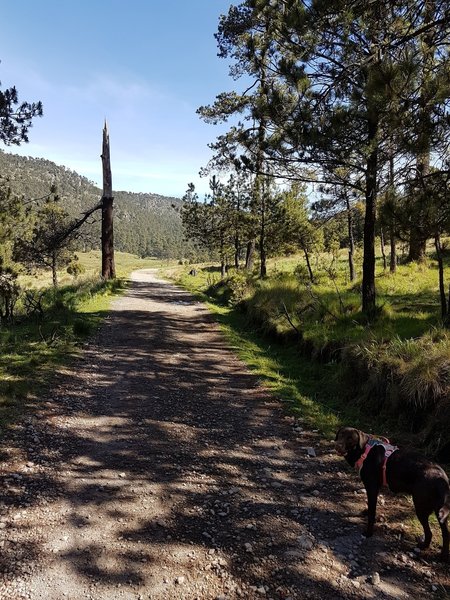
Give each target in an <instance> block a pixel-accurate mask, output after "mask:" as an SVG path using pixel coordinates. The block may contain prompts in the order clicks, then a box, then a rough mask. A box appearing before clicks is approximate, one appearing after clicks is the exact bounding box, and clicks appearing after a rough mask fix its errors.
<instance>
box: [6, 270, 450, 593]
mask: <svg viewBox="0 0 450 600" xmlns="http://www.w3.org/2000/svg"><path fill="white" fill-rule="evenodd" d="M29 414H30V415H31V414H32V415H33V416H28V417H26V418H25V420H24V421H23V423H21V424H19V426H18V427H17V428H16V430H15V431H14V432H13V433H12V434H11V436H10V438H9V439H8V440H5V443H4V449H3V450H2V457H1V458H2V464H1V472H0V476H1V495H2V498H1V499H2V503H1V504H0V551H1V558H0V598H1V599H5V600H6V599H7V600H19V599H23V598H27V599H30V600H37V599H45V600H63V599H70V600H81V599H84V598H88V599H92V600H94V599H95V600H111V599H116V598H118V599H122V598H123V599H127V600H128V599H133V600H138V599H150V598H153V599H161V600H162V599H164V600H167V599H172V598H173V599H179V598H180V599H195V598H198V599H199V600H204V599H205V600H209V599H222V600H224V599H234V598H250V599H252V598H273V599H285V600H286V599H288V598H290V599H292V600H293V599H297V598H313V599H319V598H321V599H322V598H329V599H340V598H377V599H378V598H414V599H417V598H430V597H433V596H434V597H442V594H443V593H444V586H446V585H447V584H448V575H449V571H448V569H449V567H443V566H440V565H439V564H437V563H434V562H432V560H433V559H434V557H435V554H436V547H435V548H434V549H433V553H431V554H429V555H426V556H425V557H424V558H420V557H418V556H416V554H415V553H414V552H413V551H412V550H413V548H414V544H413V542H412V536H411V533H409V530H408V527H407V526H406V525H404V520H405V517H408V516H410V515H411V511H410V509H409V508H408V505H407V504H406V505H405V503H403V504H402V506H401V507H400V508H399V507H398V504H397V503H395V502H394V501H391V499H390V498H389V499H387V501H386V507H385V510H388V509H387V505H388V504H389V505H390V508H389V516H388V523H389V524H388V525H385V526H382V525H379V527H378V534H377V536H376V537H374V538H373V539H372V540H365V539H364V538H362V537H361V535H360V531H361V526H362V517H361V515H360V511H361V510H362V509H363V508H364V495H363V494H361V489H360V488H361V486H360V484H359V482H358V480H357V478H356V476H355V475H354V474H351V473H349V472H348V470H347V469H346V468H345V466H344V464H343V463H342V461H341V459H339V458H338V457H336V456H335V455H334V454H333V453H332V445H331V444H330V443H329V442H326V441H323V440H321V439H320V437H319V436H318V434H316V433H313V432H308V431H304V430H303V428H302V424H301V422H300V421H294V420H293V419H292V418H290V417H288V416H285V415H284V413H283V411H282V408H281V406H280V405H279V404H278V403H277V402H276V401H275V400H274V399H273V398H271V397H270V396H269V394H268V393H267V392H266V391H265V390H264V389H262V388H261V387H260V386H259V385H258V382H257V380H256V378H255V376H254V375H252V374H250V373H249V372H248V371H247V370H246V368H245V367H244V365H243V364H242V363H241V362H240V361H239V360H238V359H236V357H235V356H234V355H233V353H232V352H231V351H230V350H229V349H228V348H227V346H226V343H225V342H224V340H223V338H222V335H221V334H220V331H219V329H218V327H217V326H216V325H215V324H214V321H213V319H212V317H211V316H210V314H209V313H208V312H207V310H206V309H205V308H204V307H203V306H202V305H201V304H199V303H197V302H196V301H195V300H193V299H192V298H191V297H190V296H189V295H188V294H186V293H185V292H183V291H181V290H179V289H178V288H176V287H174V286H173V285H172V284H169V283H167V282H164V281H161V280H159V279H158V278H157V276H156V275H155V273H154V272H153V271H152V270H145V271H139V272H136V273H134V274H133V286H132V288H131V289H130V290H129V292H128V293H127V295H126V296H124V297H122V298H120V299H118V300H116V301H115V302H114V306H113V310H112V311H111V315H110V316H109V317H108V319H107V321H106V323H105V325H104V326H103V327H102V329H101V331H100V332H99V334H98V336H97V339H96V340H95V341H94V342H93V343H92V344H90V345H88V346H87V347H86V349H85V352H84V353H83V356H82V358H80V359H77V360H76V362H75V363H74V365H73V367H72V368H71V370H70V371H68V372H66V373H63V374H59V375H58V376H57V381H56V384H55V388H54V390H53V391H52V395H51V396H49V397H48V399H47V401H46V402H45V403H42V401H41V402H39V407H36V408H35V410H34V412H32V411H30V413H29ZM310 448H314V450H315V454H316V456H311V457H309V456H308V449H310ZM309 452H310V453H311V454H313V453H312V452H311V450H309ZM447 593H449V588H448V587H447Z"/></svg>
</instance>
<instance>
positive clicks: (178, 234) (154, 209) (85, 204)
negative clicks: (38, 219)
mask: <svg viewBox="0 0 450 600" xmlns="http://www.w3.org/2000/svg"><path fill="white" fill-rule="evenodd" d="M6 174H7V176H8V178H7V179H4V180H3V182H4V185H3V187H4V188H6V189H8V188H9V189H10V195H11V197H12V198H14V199H15V200H18V207H19V208H20V209H21V210H22V211H25V209H26V206H28V204H26V203H27V202H28V201H29V200H30V199H37V198H44V197H46V196H48V193H49V190H50V189H51V187H52V186H53V185H54V186H56V188H57V189H58V196H59V198H60V205H61V206H62V207H63V208H64V210H65V211H66V212H67V214H68V220H69V221H73V220H74V219H76V218H79V217H80V215H82V214H83V213H84V212H85V211H86V210H88V209H90V208H91V207H93V206H95V205H96V204H97V203H98V202H99V200H100V198H101V195H102V191H101V190H100V189H99V188H98V187H96V186H95V185H94V183H93V182H91V181H89V180H88V179H86V178H85V177H82V176H80V175H78V174H77V173H76V172H74V171H71V170H70V169H68V168H66V167H63V166H58V165H56V164H55V163H53V162H51V161H49V160H45V159H42V158H31V157H25V156H18V155H15V154H8V153H5V152H3V151H0V175H3V176H4V177H5V176H6ZM0 189H1V186H0ZM0 202H1V198H0ZM114 207H115V220H114V238H115V248H116V250H118V251H120V252H128V253H131V254H136V255H137V256H140V257H146V256H154V257H157V258H168V259H171V258H188V259H191V260H199V259H202V258H204V257H205V253H204V252H203V253H202V252H199V251H198V250H196V248H195V245H194V244H193V243H192V242H190V241H186V239H185V238H184V231H183V226H182V223H181V218H180V209H181V207H182V201H181V200H180V199H179V198H168V197H165V196H159V195H158V194H151V193H149V194H142V193H140V194H134V193H131V192H123V191H116V192H114ZM6 214H11V213H10V210H8V211H5V212H2V211H0V241H1V228H2V221H1V219H2V215H6ZM16 227H17V220H16ZM19 232H20V227H19ZM0 247H1V245H0ZM73 247H74V250H75V251H78V252H79V251H87V250H91V249H96V248H99V247H100V222H99V218H98V216H97V217H96V216H95V215H94V216H93V218H92V219H90V220H89V222H88V223H86V224H85V225H84V226H83V236H82V237H81V238H79V239H78V240H75V242H74V246H73Z"/></svg>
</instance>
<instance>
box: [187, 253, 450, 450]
mask: <svg viewBox="0 0 450 600" xmlns="http://www.w3.org/2000/svg"><path fill="white" fill-rule="evenodd" d="M298 260H299V259H298V257H295V258H294V257H293V258H289V259H287V260H286V261H281V260H280V259H277V261H276V266H277V269H276V270H275V269H274V268H273V267H271V269H270V270H269V277H268V278H267V279H264V280H250V282H249V285H246V286H245V296H244V298H243V300H242V301H241V302H239V303H233V302H232V301H230V298H231V293H232V287H233V286H234V285H236V283H237V284H238V290H239V289H240V287H239V286H240V284H241V282H240V281H239V280H238V282H235V281H233V277H234V276H233V277H230V278H228V279H227V280H225V281H222V282H220V284H217V285H215V286H213V287H212V288H211V286H210V281H209V278H210V277H211V272H210V271H209V270H208V269H201V268H198V269H197V271H198V275H197V276H196V277H195V278H193V277H186V276H184V277H183V278H182V279H181V281H182V283H183V285H185V286H186V287H188V288H189V289H192V290H195V292H196V293H197V294H198V295H200V297H204V296H201V294H204V293H205V292H208V291H210V292H213V298H219V301H220V306H221V308H219V307H218V306H217V305H216V306H215V308H214V310H216V311H218V312H219V315H220V317H219V318H220V319H223V321H225V322H226V323H228V324H229V323H230V322H231V321H232V322H233V323H235V324H237V325H236V327H237V329H234V330H233V333H232V335H233V339H234V343H235V344H236V346H237V347H238V348H239V347H241V345H243V344H244V346H246V344H247V340H248V339H250V338H251V340H252V343H253V344H255V345H254V346H253V350H252V351H251V352H247V351H245V354H246V359H247V360H248V361H250V363H251V364H252V365H255V366H256V368H258V369H260V372H261V373H264V377H266V378H268V381H269V382H275V380H276V381H277V384H276V385H275V383H274V385H275V388H276V389H280V388H279V387H277V386H278V385H279V383H280V379H281V378H282V377H281V376H280V375H278V376H277V377H275V376H274V375H273V371H274V366H273V364H271V362H272V357H273V356H274V355H278V358H279V357H280V356H281V355H282V359H280V361H281V362H280V361H278V362H277V367H276V369H278V370H279V373H283V374H284V373H286V372H288V373H289V379H290V382H291V384H292V386H293V388H294V389H295V390H297V391H296V393H293V392H292V389H291V388H290V387H289V386H286V388H283V389H286V390H288V389H290V391H288V392H286V395H287V396H288V397H295V398H296V400H295V401H294V402H293V404H292V405H291V406H292V407H295V406H296V403H298V406H301V409H300V410H301V411H304V410H306V411H307V412H308V414H311V412H310V411H311V408H312V407H311V406H310V407H309V408H308V409H307V408H305V404H304V403H305V396H304V394H303V393H302V391H304V389H305V385H307V384H306V383H305V382H304V381H302V377H304V376H306V377H309V375H305V371H306V372H309V373H311V372H312V371H313V370H315V369H317V371H316V382H315V383H314V381H312V382H311V388H310V389H309V392H308V393H310V394H311V395H312V396H311V397H314V398H317V397H319V398H320V403H321V406H316V407H315V410H317V412H318V413H320V412H321V411H325V410H326V407H330V406H332V407H333V410H336V411H339V414H340V415H341V419H342V420H345V419H348V420H351V421H352V422H354V423H360V424H361V426H363V424H364V425H367V422H369V421H370V423H371V427H375V424H374V423H375V421H376V420H379V424H380V426H381V427H383V429H384V430H386V429H388V430H389V429H390V430H391V431H392V430H395V431H396V432H399V433H400V434H401V433H402V432H405V431H407V432H410V431H411V430H413V431H414V432H415V433H416V434H417V436H418V437H417V442H416V443H417V444H419V445H425V446H428V449H429V450H430V451H432V452H438V451H439V450H440V449H441V448H443V447H444V446H445V444H447V443H449V442H450V433H449V432H450V407H449V404H448V398H449V397H450V335H449V334H448V332H447V331H446V330H445V329H442V328H441V327H439V320H438V318H437V315H436V306H437V297H436V293H435V292H436V286H437V282H436V280H435V270H436V264H435V262H434V261H433V260H429V261H428V264H417V263H413V264H410V265H404V266H399V267H398V271H397V273H395V274H384V273H383V271H382V269H381V265H380V268H379V271H378V282H379V288H380V296H381V300H382V302H383V304H382V306H381V307H380V308H379V313H380V314H379V319H378V320H377V322H376V323H375V324H371V325H368V323H367V319H366V318H365V316H364V315H363V314H362V313H361V311H360V310H359V300H358V289H357V288H358V285H359V282H358V283H357V284H356V285H355V284H352V283H349V282H348V278H347V273H346V267H345V261H343V260H341V259H340V258H339V260H337V261H336V260H335V261H334V264H335V266H334V269H335V281H334V282H333V281H331V280H330V278H329V277H328V275H327V273H320V272H319V277H318V282H317V283H315V284H311V283H310V282H309V281H308V278H307V276H306V275H307V272H306V271H303V275H302V276H301V277H298V275H297V274H296V272H297V273H298V271H299V270H300V271H301V270H302V269H299V268H298V264H299V263H298ZM321 262H322V263H323V264H327V263H328V264H329V263H330V257H329V256H328V257H323V258H322V261H321ZM300 264H301V265H303V263H300ZM447 268H448V266H447ZM239 275H240V274H239ZM336 286H337V287H338V290H339V293H338V291H337V290H336ZM224 305H226V306H227V307H228V308H224ZM230 308H233V309H238V310H232V311H231V312H229V311H230ZM261 335H262V336H263V337H262V338H261V337H260V336H261ZM242 340H246V341H245V342H243V341H242ZM277 342H281V344H280V346H278V345H277ZM293 342H295V344H293ZM261 348H264V350H261ZM310 359H312V362H309V360H310ZM269 364H270V367H269ZM309 369H311V371H308V370H309ZM323 379H327V381H326V382H325V381H323ZM325 390H327V391H326V392H325ZM336 390H339V392H338V393H336ZM328 394H330V397H329V396H328ZM283 397H284V392H283ZM312 405H314V402H312ZM313 412H314V411H313ZM333 422H334V423H336V422H337V419H336V418H334V419H333ZM321 423H323V421H321Z"/></svg>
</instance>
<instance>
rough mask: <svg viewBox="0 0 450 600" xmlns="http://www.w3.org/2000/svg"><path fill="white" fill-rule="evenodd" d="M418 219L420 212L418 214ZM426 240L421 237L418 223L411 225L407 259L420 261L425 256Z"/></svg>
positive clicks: (421, 233)
mask: <svg viewBox="0 0 450 600" xmlns="http://www.w3.org/2000/svg"><path fill="white" fill-rule="evenodd" d="M418 218H419V220H420V214H419V216H418ZM426 246H427V241H426V240H424V239H423V232H422V231H421V227H420V226H419V225H412V226H411V232H410V236H409V253H408V261H409V262H411V261H413V260H417V261H421V260H423V259H424V258H425V250H426Z"/></svg>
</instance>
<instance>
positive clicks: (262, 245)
mask: <svg viewBox="0 0 450 600" xmlns="http://www.w3.org/2000/svg"><path fill="white" fill-rule="evenodd" d="M263 195H264V194H263ZM264 202H265V200H263V203H264ZM259 259H260V267H259V275H260V277H262V278H264V277H267V255H266V215H265V207H264V206H262V208H261V229H260V232H259Z"/></svg>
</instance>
